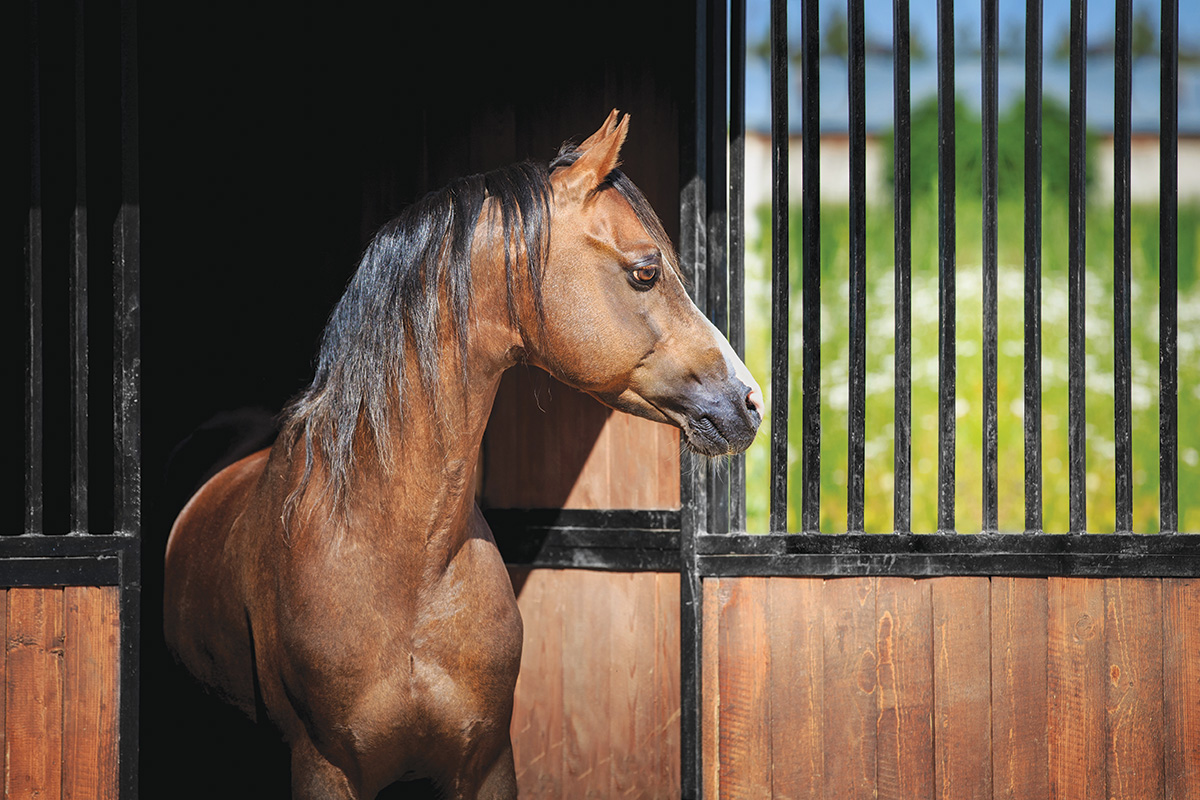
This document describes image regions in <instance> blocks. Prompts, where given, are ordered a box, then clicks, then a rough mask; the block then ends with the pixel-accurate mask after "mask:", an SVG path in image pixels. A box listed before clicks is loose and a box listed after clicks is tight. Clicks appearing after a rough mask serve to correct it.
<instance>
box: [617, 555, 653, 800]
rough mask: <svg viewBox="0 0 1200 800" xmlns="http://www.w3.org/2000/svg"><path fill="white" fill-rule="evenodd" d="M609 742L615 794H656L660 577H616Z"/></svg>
mask: <svg viewBox="0 0 1200 800" xmlns="http://www.w3.org/2000/svg"><path fill="white" fill-rule="evenodd" d="M609 579H610V581H611V582H612V584H613V589H614V591H613V594H612V605H611V606H610V611H611V614H612V641H611V650H610V652H611V654H612V663H611V675H612V684H611V692H610V695H609V697H610V704H611V705H610V709H609V722H610V727H609V741H610V742H611V743H612V748H613V754H612V761H611V768H612V793H613V795H614V796H620V797H631V798H648V797H652V796H653V790H654V788H655V787H654V786H653V775H654V754H655V751H656V750H657V744H658V736H657V733H658V732H657V731H656V730H655V724H654V703H653V698H652V696H651V695H652V692H653V690H654V665H655V650H654V639H655V632H656V623H657V620H656V617H655V585H654V574H653V573H648V572H640V573H637V572H635V573H613V574H612V575H611V576H610V578H609Z"/></svg>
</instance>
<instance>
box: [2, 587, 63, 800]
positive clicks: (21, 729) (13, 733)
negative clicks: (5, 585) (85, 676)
mask: <svg viewBox="0 0 1200 800" xmlns="http://www.w3.org/2000/svg"><path fill="white" fill-rule="evenodd" d="M7 627H8V630H7V652H8V665H7V670H6V673H7V674H6V676H5V677H6V681H5V702H6V705H7V709H6V713H5V725H6V729H7V736H6V737H5V746H6V753H5V759H6V761H5V763H6V772H7V776H6V781H5V794H6V796H8V797H36V798H38V799H39V800H58V798H60V797H62V734H63V639H64V631H63V592H62V590H61V589H28V588H21V589H10V590H9V592H8V626H7Z"/></svg>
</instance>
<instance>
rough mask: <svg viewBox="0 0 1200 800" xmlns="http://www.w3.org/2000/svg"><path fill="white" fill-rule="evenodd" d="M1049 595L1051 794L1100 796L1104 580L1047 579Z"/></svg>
mask: <svg viewBox="0 0 1200 800" xmlns="http://www.w3.org/2000/svg"><path fill="white" fill-rule="evenodd" d="M1048 599H1049V625H1048V642H1047V651H1048V652H1047V660H1046V672H1047V676H1048V689H1047V691H1048V697H1049V702H1048V703H1047V712H1048V720H1049V730H1048V737H1049V741H1048V743H1047V744H1048V751H1049V759H1050V762H1049V764H1050V792H1051V796H1053V797H1055V798H1056V799H1057V800H1102V798H1103V797H1104V793H1105V788H1106V780H1105V771H1106V769H1107V766H1106V758H1105V749H1106V748H1105V712H1106V708H1105V707H1106V692H1105V683H1106V676H1105V672H1106V670H1105V668H1104V660H1105V658H1104V581H1102V580H1094V579H1089V578H1050V579H1049V586H1048Z"/></svg>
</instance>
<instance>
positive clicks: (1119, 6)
mask: <svg viewBox="0 0 1200 800" xmlns="http://www.w3.org/2000/svg"><path fill="white" fill-rule="evenodd" d="M1132 27H1133V3H1132V0H1116V32H1115V36H1116V57H1115V67H1116V75H1115V78H1114V86H1113V410H1114V414H1113V428H1114V431H1113V441H1114V443H1115V445H1116V446H1115V454H1116V462H1117V463H1116V507H1117V509H1116V510H1117V514H1116V523H1117V531H1118V532H1129V531H1131V530H1133V427H1132V421H1131V418H1130V417H1131V413H1132V408H1131V403H1132V398H1131V394H1130V393H1131V391H1132V388H1131V387H1132V379H1131V372H1130V370H1131V365H1130V358H1131V353H1130V329H1129V325H1130V319H1129V292H1130V276H1129V246H1130V222H1129V219H1130V218H1129V214H1130V193H1129V146H1130V115H1131V106H1130V102H1131V93H1132V84H1133V58H1132V49H1133V44H1132V42H1133V34H1132V30H1131V29H1132Z"/></svg>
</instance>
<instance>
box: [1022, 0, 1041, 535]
mask: <svg viewBox="0 0 1200 800" xmlns="http://www.w3.org/2000/svg"><path fill="white" fill-rule="evenodd" d="M1024 383H1025V406H1024V423H1025V424H1024V427H1025V530H1026V532H1028V533H1038V532H1040V531H1041V530H1042V0H1027V2H1026V5H1025V382H1024Z"/></svg>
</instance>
